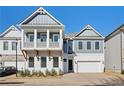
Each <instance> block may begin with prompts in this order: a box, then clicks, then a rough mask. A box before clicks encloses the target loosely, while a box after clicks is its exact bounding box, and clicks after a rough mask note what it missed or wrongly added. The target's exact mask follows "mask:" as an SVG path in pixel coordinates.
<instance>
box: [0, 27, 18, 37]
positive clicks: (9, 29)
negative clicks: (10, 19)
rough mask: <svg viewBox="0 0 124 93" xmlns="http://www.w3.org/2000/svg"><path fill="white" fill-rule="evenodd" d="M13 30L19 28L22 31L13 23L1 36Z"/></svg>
mask: <svg viewBox="0 0 124 93" xmlns="http://www.w3.org/2000/svg"><path fill="white" fill-rule="evenodd" d="M11 30H17V31H20V30H19V29H18V28H17V27H16V26H14V25H12V26H10V27H9V28H8V29H6V30H5V31H4V32H3V33H1V34H0V37H3V36H5V35H6V34H7V33H9V32H10V31H11Z"/></svg>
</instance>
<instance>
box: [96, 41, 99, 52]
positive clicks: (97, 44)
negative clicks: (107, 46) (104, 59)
mask: <svg viewBox="0 0 124 93" xmlns="http://www.w3.org/2000/svg"><path fill="white" fill-rule="evenodd" d="M95 49H96V50H99V42H98V41H96V42H95Z"/></svg>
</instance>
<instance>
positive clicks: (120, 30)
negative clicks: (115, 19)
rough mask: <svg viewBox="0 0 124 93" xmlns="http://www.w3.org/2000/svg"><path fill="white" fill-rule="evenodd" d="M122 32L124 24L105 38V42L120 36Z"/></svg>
mask: <svg viewBox="0 0 124 93" xmlns="http://www.w3.org/2000/svg"><path fill="white" fill-rule="evenodd" d="M122 31H124V24H122V25H121V26H119V27H118V28H116V29H115V30H114V31H113V32H111V33H110V34H108V35H107V36H106V37H105V41H107V40H109V39H111V38H112V37H114V36H115V35H117V34H119V33H120V32H122Z"/></svg>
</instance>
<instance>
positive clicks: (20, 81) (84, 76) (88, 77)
mask: <svg viewBox="0 0 124 93" xmlns="http://www.w3.org/2000/svg"><path fill="white" fill-rule="evenodd" d="M0 85H20V86H23V85H26V86H28V85H29V86H32V85H34V86H40V85H41V86H102V85H103V86H107V85H108V86H112V85H114V86H115V85H124V75H121V74H118V73H68V74H65V75H64V76H63V77H47V78H44V77H40V78H38V77H24V78H22V77H15V75H12V76H7V77H2V78H0Z"/></svg>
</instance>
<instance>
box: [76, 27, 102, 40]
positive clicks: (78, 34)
mask: <svg viewBox="0 0 124 93" xmlns="http://www.w3.org/2000/svg"><path fill="white" fill-rule="evenodd" d="M87 27H89V28H91V29H93V31H94V32H95V33H96V34H98V35H99V36H101V37H102V38H104V37H103V36H102V35H101V34H100V33H99V32H97V31H96V30H95V29H94V28H93V27H92V26H90V25H87V26H85V27H84V28H83V29H82V30H81V31H80V32H79V33H77V34H76V35H75V36H74V37H76V36H78V35H79V34H80V33H83V32H84V31H85V29H86V28H87Z"/></svg>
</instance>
